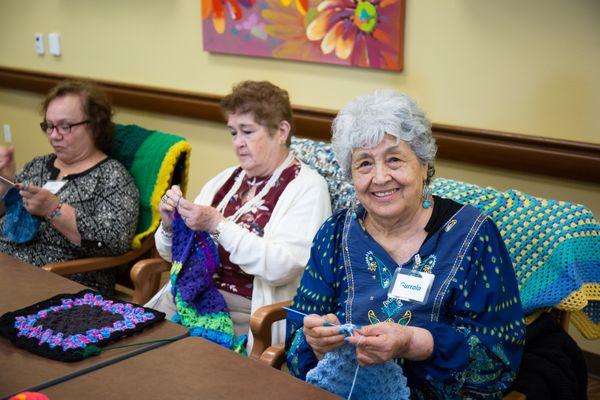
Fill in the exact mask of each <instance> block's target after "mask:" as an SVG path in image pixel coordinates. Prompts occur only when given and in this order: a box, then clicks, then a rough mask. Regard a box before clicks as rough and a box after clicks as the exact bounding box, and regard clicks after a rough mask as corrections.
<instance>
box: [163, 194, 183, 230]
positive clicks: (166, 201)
mask: <svg viewBox="0 0 600 400" xmlns="http://www.w3.org/2000/svg"><path fill="white" fill-rule="evenodd" d="M182 198H183V193H182V192H181V189H180V188H179V186H177V185H173V186H171V189H169V190H167V192H166V193H165V195H164V196H163V197H162V198H161V200H160V203H158V212H159V213H160V218H161V219H162V224H163V227H165V228H169V227H171V226H172V225H173V213H174V212H175V209H176V207H177V202H178V201H180V199H182Z"/></svg>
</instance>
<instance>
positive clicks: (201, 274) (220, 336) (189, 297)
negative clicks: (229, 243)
mask: <svg viewBox="0 0 600 400" xmlns="http://www.w3.org/2000/svg"><path fill="white" fill-rule="evenodd" d="M172 258H173V266H172V268H171V293H172V295H173V300H174V302H175V306H176V309H177V314H175V316H174V317H173V322H177V323H179V324H181V325H183V326H185V327H187V328H189V329H190V335H192V336H200V337H203V338H205V339H208V340H210V341H212V342H215V343H217V344H219V345H221V346H224V347H227V348H230V349H233V350H235V351H238V352H244V351H245V342H246V336H241V337H239V338H238V339H237V340H236V338H235V333H234V329H233V321H232V320H231V318H230V316H229V312H228V310H227V304H225V300H224V299H223V296H222V295H221V293H219V291H218V290H217V288H216V287H215V285H214V283H213V279H212V277H213V275H214V274H215V272H216V271H217V268H218V267H219V253H218V250H217V245H216V244H215V242H214V241H213V239H212V238H211V237H210V235H209V234H208V233H207V232H204V231H193V230H191V229H189V228H188V227H187V226H186V225H185V222H184V221H183V219H182V218H181V216H180V215H179V214H178V213H175V218H174V220H173V247H172Z"/></svg>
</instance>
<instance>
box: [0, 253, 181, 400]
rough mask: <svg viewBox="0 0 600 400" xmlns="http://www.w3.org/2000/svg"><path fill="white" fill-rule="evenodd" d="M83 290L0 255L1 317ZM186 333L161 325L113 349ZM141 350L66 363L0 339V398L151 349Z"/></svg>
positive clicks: (175, 327) (135, 349)
mask: <svg viewBox="0 0 600 400" xmlns="http://www.w3.org/2000/svg"><path fill="white" fill-rule="evenodd" d="M83 289H85V286H83V285H80V284H78V283H76V282H73V281H71V280H69V279H66V278H63V277H61V276H59V275H56V274H53V273H51V272H47V271H44V270H42V269H41V268H37V267H34V266H32V265H29V264H26V263H23V262H21V261H19V260H17V259H15V258H13V257H10V256H7V255H4V254H2V253H0V315H2V314H4V313H5V312H8V311H14V310H18V309H20V308H23V307H26V306H28V305H31V304H34V303H37V302H39V301H42V300H45V299H48V298H50V297H52V296H55V295H57V294H60V293H75V292H78V291H80V290H83ZM187 332H188V331H187V329H186V328H184V327H182V326H180V325H177V324H173V323H171V322H168V321H164V322H161V323H159V324H157V325H155V326H153V327H151V328H148V329H147V330H145V331H143V332H141V333H140V334H138V335H135V336H132V337H129V338H125V339H123V340H120V341H118V342H117V343H115V344H114V345H113V346H120V345H125V344H131V343H136V342H140V341H148V340H156V339H165V338H171V337H184V336H186V335H187ZM110 347H111V346H107V348H110ZM140 347H142V348H141V349H140ZM140 347H138V346H134V347H129V348H125V349H115V350H113V351H109V352H106V353H102V354H100V355H98V356H94V357H91V358H88V359H86V360H83V361H78V362H75V363H65V362H61V361H55V360H50V359H47V358H44V357H41V356H38V355H35V354H32V353H29V352H27V351H25V350H22V349H19V348H17V347H15V346H13V345H12V344H11V343H10V341H8V339H6V338H4V337H0V398H4V397H6V396H8V395H10V394H13V393H16V392H20V391H23V390H26V389H30V388H32V387H36V386H38V385H40V384H43V383H45V382H48V381H52V380H55V379H59V378H61V377H64V376H66V375H69V374H77V373H80V372H83V371H84V370H86V369H88V368H95V367H97V366H99V365H102V364H103V363H109V362H111V361H114V360H115V359H118V358H121V357H127V356H128V355H133V354H135V353H136V352H139V351H143V350H144V349H149V348H150V347H151V346H146V347H143V346H140Z"/></svg>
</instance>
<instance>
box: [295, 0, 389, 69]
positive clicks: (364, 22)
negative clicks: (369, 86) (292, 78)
mask: <svg viewBox="0 0 600 400" xmlns="http://www.w3.org/2000/svg"><path fill="white" fill-rule="evenodd" d="M400 1H401V0H371V1H360V0H356V1H352V0H324V1H323V2H321V4H319V6H318V7H317V10H318V13H319V14H318V15H317V16H316V18H314V20H313V21H312V22H311V23H310V24H309V25H308V26H307V27H306V35H307V37H308V39H310V40H312V41H315V42H318V43H320V46H321V50H322V51H323V53H324V54H330V53H332V52H335V55H336V56H337V57H338V58H340V59H342V60H348V59H349V60H350V62H351V64H352V65H358V66H362V67H374V68H389V69H396V68H398V61H397V60H396V59H395V58H394V53H395V52H396V51H397V50H396V49H395V48H394V38H393V36H392V35H393V34H392V32H394V21H392V20H391V18H386V11H387V10H386V8H387V7H390V6H392V5H397V4H398V3H399V2H400ZM396 24H397V22H396ZM395 40H396V41H398V40H400V38H395Z"/></svg>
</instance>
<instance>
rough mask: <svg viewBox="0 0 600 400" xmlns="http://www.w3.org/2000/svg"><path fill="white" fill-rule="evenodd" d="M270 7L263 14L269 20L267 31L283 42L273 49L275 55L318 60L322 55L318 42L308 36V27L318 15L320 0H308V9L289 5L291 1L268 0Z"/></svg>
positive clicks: (266, 26)
mask: <svg viewBox="0 0 600 400" xmlns="http://www.w3.org/2000/svg"><path fill="white" fill-rule="evenodd" d="M266 3H267V6H268V8H266V9H264V10H262V12H261V15H262V17H263V18H264V19H265V21H267V25H265V32H266V33H267V34H268V35H269V36H271V37H273V38H275V39H280V40H282V42H281V43H280V44H278V45H277V47H275V48H274V49H273V53H272V54H273V56H274V57H281V58H295V59H298V60H317V59H319V58H320V57H321V56H322V54H323V53H322V52H321V48H320V46H319V44H318V43H316V42H311V41H310V40H308V38H307V37H306V27H307V26H308V24H309V23H310V22H311V21H312V19H313V18H314V17H315V16H316V12H317V10H316V6H317V4H319V0H307V3H306V4H307V5H306V7H307V8H306V11H305V12H304V13H303V12H302V11H301V10H300V8H299V7H289V5H290V3H291V1H288V2H287V4H283V0H266Z"/></svg>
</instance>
